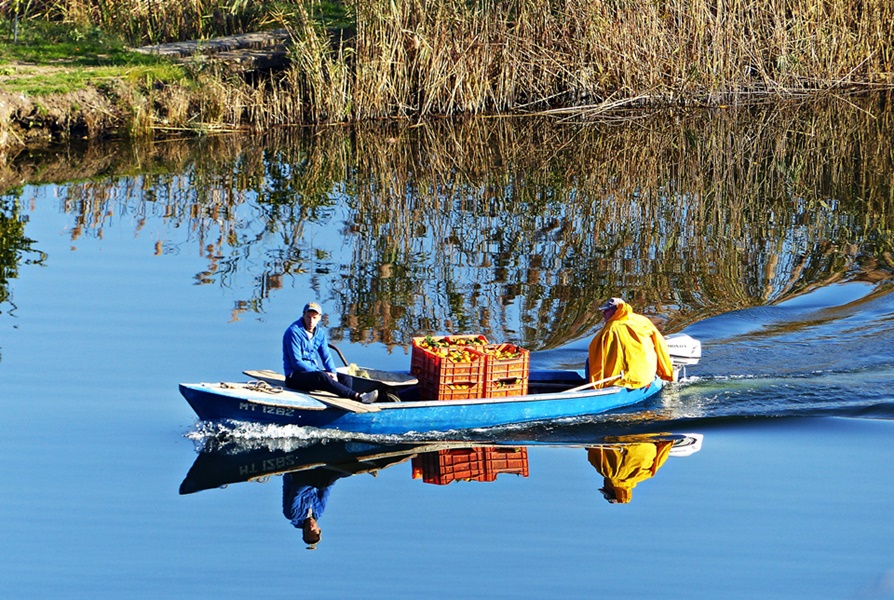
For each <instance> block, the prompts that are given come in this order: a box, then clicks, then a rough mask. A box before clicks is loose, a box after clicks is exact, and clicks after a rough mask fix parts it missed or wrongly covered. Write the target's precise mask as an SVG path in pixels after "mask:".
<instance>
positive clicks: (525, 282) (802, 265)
mask: <svg viewBox="0 0 894 600" xmlns="http://www.w3.org/2000/svg"><path fill="white" fill-rule="evenodd" d="M856 102H860V104H859V105H857V104H856ZM887 102H888V100H886V99H884V98H883V99H882V100H881V101H880V104H876V105H873V104H871V103H870V102H869V101H868V99H856V100H855V99H844V100H839V101H836V102H830V103H828V104H825V105H816V104H810V105H804V106H801V107H798V106H791V107H786V108H782V107H775V108H770V107H765V108H761V109H752V110H749V111H745V110H740V111H726V112H723V111H722V112H704V111H699V112H697V113H693V114H685V113H675V114H667V115H656V116H654V117H653V118H650V119H646V120H639V121H630V122H627V123H622V124H614V125H611V126H609V125H605V124H590V125H584V124H564V125H561V124H556V123H555V122H551V121H543V120H536V119H525V120H520V121H513V120H508V119H496V120H494V119H469V120H466V121H463V122H461V123H458V124H451V123H448V122H435V123H430V124H427V125H424V126H418V127H411V126H409V125H406V124H400V123H381V124H376V125H372V124H371V125H367V126H363V127H358V128H355V129H353V130H351V131H346V130H343V129H342V128H331V127H330V128H325V129H321V130H318V131H316V132H315V134H314V135H312V136H308V137H299V138H292V137H290V136H287V135H283V134H282V133H280V134H271V135H270V136H268V137H267V138H266V139H265V140H257V139H255V140H251V139H249V138H240V137H237V138H221V139H220V140H216V139H214V138H209V139H206V140H204V141H202V142H201V144H200V146H201V149H197V150H196V152H195V153H194V154H190V155H183V154H182V148H181V147H180V146H178V145H176V144H172V145H170V147H171V149H172V151H173V152H174V154H172V157H173V158H171V159H170V160H171V161H173V162H175V163H176V162H177V161H185V162H183V163H181V164H182V166H181V167H179V169H178V168H177V167H174V168H175V170H180V171H184V172H185V175H184V176H164V175H159V176H144V177H140V178H132V179H131V178H127V179H126V180H125V181H126V182H127V183H128V185H134V186H140V187H141V188H142V189H143V192H142V197H143V198H151V199H152V200H153V202H148V203H147V202H143V203H140V202H133V201H132V200H131V201H130V205H129V206H121V205H120V204H121V203H122V197H125V196H120V195H118V196H116V194H120V187H119V186H120V185H121V182H119V181H100V182H98V183H91V184H73V185H71V186H70V187H69V188H68V189H67V190H66V193H67V199H66V208H67V210H69V211H70V212H72V214H73V215H74V216H75V218H76V219H77V227H80V228H81V229H80V230H78V231H80V232H81V233H83V234H84V235H96V232H97V231H101V227H102V226H103V223H105V222H107V221H108V219H110V218H111V217H110V216H109V215H123V214H135V213H136V214H137V215H138V218H137V217H134V218H135V219H136V221H135V223H141V222H144V221H145V219H146V218H153V217H154V218H159V217H160V218H163V219H164V220H165V221H167V222H168V223H170V224H172V225H171V226H172V227H173V226H174V225H177V226H178V227H179V226H181V225H182V226H186V227H188V228H189V230H191V231H192V232H193V233H192V237H193V239H194V240H195V243H196V246H197V249H198V251H200V252H201V253H202V254H203V255H204V256H206V257H207V260H208V268H207V269H206V270H205V271H204V272H202V273H199V274H197V276H196V277H197V280H198V281H203V282H210V281H226V278H228V277H235V276H236V275H237V273H235V272H234V270H235V271H238V270H239V269H240V268H251V269H255V272H254V276H255V277H256V278H257V280H258V281H259V282H260V284H259V287H258V289H257V290H256V292H255V296H254V297H252V298H248V299H246V300H245V302H244V303H243V305H242V306H241V307H238V310H257V309H258V307H260V306H262V305H263V301H264V299H265V298H266V297H267V295H268V294H270V293H271V291H272V290H274V289H276V288H277V287H279V286H281V285H283V284H284V279H286V278H288V277H289V276H290V274H291V273H298V272H301V271H302V270H306V269H308V268H310V265H311V263H312V262H313V261H314V260H315V259H314V254H313V248H312V247H311V246H309V242H308V241H307V239H306V238H305V237H304V236H303V232H304V229H303V228H304V225H305V223H306V222H307V221H308V220H315V219H320V218H325V217H323V216H321V215H323V214H324V211H326V210H327V208H328V207H330V206H333V205H334V204H335V203H336V202H337V201H336V199H335V198H334V197H333V196H332V194H331V192H332V190H333V189H343V190H344V191H345V192H346V193H347V198H348V200H347V201H348V203H349V204H350V214H351V215H352V218H353V220H352V222H349V223H348V224H347V231H350V232H352V233H347V234H346V235H348V237H349V239H350V240H351V242H350V247H351V253H352V254H351V257H350V259H348V258H346V257H330V258H328V259H326V262H325V265H324V266H326V268H327V269H328V270H329V272H330V273H331V277H335V278H336V279H337V281H336V280H333V281H332V282H330V283H331V286H329V287H331V288H332V289H333V290H339V291H338V294H339V305H340V306H339V312H341V313H342V314H344V315H345V323H342V324H332V325H334V326H335V329H336V331H335V332H334V333H335V335H336V336H339V335H345V336H350V337H352V338H353V339H358V340H379V341H383V342H385V343H388V344H405V343H407V339H405V338H400V337H396V335H395V332H406V335H407V336H409V335H410V333H409V332H420V331H443V330H451V329H452V330H457V329H466V330H482V331H486V332H491V333H494V335H495V337H496V336H499V337H505V335H507V332H512V331H515V329H517V327H516V323H517V322H521V323H523V324H524V326H523V329H522V330H521V331H515V332H514V333H511V335H513V336H515V337H517V338H518V339H520V340H524V341H525V342H526V343H529V345H531V346H532V347H543V346H556V345H560V344H561V343H563V342H564V341H566V340H567V339H569V338H575V337H577V336H579V335H583V334H585V333H586V332H588V331H589V330H591V329H592V328H593V327H594V326H595V324H596V321H597V315H594V311H593V310H592V306H593V303H594V302H596V301H598V300H599V299H601V298H602V297H604V296H606V295H609V294H617V293H624V294H625V295H626V296H628V297H629V298H631V299H632V300H634V301H635V302H636V303H637V305H638V306H640V307H644V308H645V309H646V310H648V311H650V312H654V313H655V314H662V315H665V316H667V317H669V319H670V320H669V321H668V323H667V324H666V326H667V327H668V328H671V329H674V328H679V327H680V326H682V325H683V324H685V323H687V322H690V321H691V320H694V319H697V318H701V317H703V316H706V315H709V314H716V313H719V312H723V311H726V310H730V309H734V308H741V307H743V306H749V305H754V304H760V303H766V302H772V301H776V300H780V299H783V298H787V297H791V296H792V295H795V294H798V293H802V292H804V291H806V290H808V289H810V288H811V287H812V286H816V285H823V284H827V283H829V282H831V281H837V280H841V279H844V278H849V277H863V278H867V279H879V278H883V277H887V276H888V274H889V273H890V272H891V269H894V246H892V244H894V238H892V236H894V233H892V232H894V212H892V210H894V175H892V174H894V145H892V143H891V140H892V139H894V112H892V111H891V109H890V106H889V105H888V104H886V103H887ZM164 148H165V147H164V146H156V147H155V148H154V149H153V153H155V154H157V155H158V156H159V158H146V159H144V160H145V162H146V163H147V164H151V163H152V162H154V161H161V162H162V163H165V164H168V159H165V158H162V157H164V156H166V151H165V150H164ZM116 190H118V191H116ZM150 194H151V196H150ZM254 194H257V196H258V198H259V209H260V210H261V211H262V214H261V215H259V216H258V220H257V222H255V223H247V224H246V223H241V222H240V221H237V220H236V217H235V214H236V210H235V209H236V208H237V207H238V206H239V205H240V204H242V203H244V202H246V201H247V200H246V198H247V197H249V196H251V195H254ZM126 197H140V195H139V194H137V195H135V196H129V195H127V196H126ZM135 226H138V225H135ZM76 230H77V228H76ZM249 233H250V234H251V235H248V234H249ZM253 240H254V241H253ZM274 240H275V241H274ZM165 243H166V242H165V241H164V240H162V241H161V242H160V244H161V245H160V246H158V251H163V249H164V244H165ZM256 243H263V244H265V245H271V246H272V248H271V249H268V251H267V254H266V255H265V257H264V260H263V261H262V262H261V263H258V262H257V260H256V259H253V260H251V261H248V262H247V263H242V262H241V261H242V260H243V259H246V257H248V256H255V254H253V251H252V246H253V245H254V244H256ZM255 252H256V251H255ZM219 257H224V259H223V260H221V259H220V258H219ZM246 260H247V259H246ZM247 265H253V266H250V267H249V266H247ZM438 282H445V283H438ZM327 285H328V284H327ZM469 315H475V317H474V318H470V317H469ZM383 322H384V325H383ZM543 323H547V324H549V326H547V327H542V326H541V325H542V324H543ZM397 335H398V336H399V335H400V334H399V333H398V334H397Z"/></svg>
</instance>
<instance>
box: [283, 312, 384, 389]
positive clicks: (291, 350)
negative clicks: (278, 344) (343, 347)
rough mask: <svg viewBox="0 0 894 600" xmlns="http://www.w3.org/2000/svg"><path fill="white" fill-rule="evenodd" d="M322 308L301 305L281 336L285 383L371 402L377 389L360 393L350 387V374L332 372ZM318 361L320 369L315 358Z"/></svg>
mask: <svg viewBox="0 0 894 600" xmlns="http://www.w3.org/2000/svg"><path fill="white" fill-rule="evenodd" d="M322 317H323V309H322V308H320V305H319V304H317V303H316V302H309V303H308V304H306V305H305V306H304V314H302V316H301V318H300V319H298V320H297V321H295V322H294V323H292V324H291V325H289V328H288V329H286V332H285V334H283V337H282V363H283V372H284V373H285V375H286V387H290V388H292V389H296V390H302V391H306V392H310V391H313V390H323V391H326V392H331V393H333V394H335V395H336V396H340V397H342V398H350V399H351V400H357V401H358V402H363V403H364V404H370V403H371V402H375V401H376V398H377V397H378V395H379V392H378V390H372V391H370V392H366V393H365V394H361V393H359V392H356V391H355V390H354V389H352V385H353V383H354V381H353V378H352V377H350V376H349V375H345V374H343V373H336V371H335V363H334V362H333V360H332V354H330V353H329V341H328V340H327V339H326V331H325V330H324V329H323V327H322V326H321V325H320V319H321V318H322ZM318 360H319V361H320V362H321V363H322V367H323V368H322V369H321V368H320V365H319V364H318V362H317V361H318Z"/></svg>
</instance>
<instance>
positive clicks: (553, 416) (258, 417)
mask: <svg viewBox="0 0 894 600" xmlns="http://www.w3.org/2000/svg"><path fill="white" fill-rule="evenodd" d="M687 337H688V336H687ZM688 339H689V340H691V338H688ZM692 342H694V344H696V345H697V344H698V342H697V341H695V340H692ZM678 343H679V342H678ZM694 352H695V350H693V346H691V345H687V348H686V350H685V353H686V354H688V357H685V360H684V361H682V362H680V363H679V364H694V362H693V354H694ZM697 352H698V356H699V357H700V355H701V347H700V345H698V347H697ZM695 362H697V357H696V358H695ZM246 373H247V374H251V375H255V376H258V377H259V378H258V379H256V380H253V381H249V382H246V383H182V384H180V392H181V393H182V394H183V396H184V397H185V398H186V401H187V402H189V404H190V406H192V408H193V410H194V411H195V412H196V414H197V415H198V416H199V418H200V419H202V420H203V421H239V422H251V423H270V424H277V425H299V426H305V427H317V428H323V429H337V430H340V431H347V432H354V433H374V434H404V433H409V432H419V433H424V432H443V431H457V430H464V429H477V428H486V427H498V426H501V425H510V424H517V423H530V422H536V421H552V420H557V419H567V418H572V417H581V416H589V415H596V414H600V413H604V412H607V411H611V410H615V409H619V408H624V407H628V406H632V405H635V404H639V403H641V402H644V401H646V400H648V399H649V398H651V397H653V396H655V395H656V394H657V393H658V392H660V391H661V388H662V385H663V382H662V380H660V379H658V378H657V377H656V379H655V380H654V381H653V382H652V383H651V384H650V385H648V386H646V387H643V388H640V389H635V390H630V389H627V388H623V387H617V386H612V387H607V388H600V389H593V388H592V386H591V385H589V384H587V382H586V379H585V378H584V376H583V372H582V371H574V370H550V371H531V373H530V375H529V382H528V388H529V393H528V394H525V395H521V396H510V397H504V398H473V399H468V400H450V401H438V400H427V399H418V398H416V397H415V396H414V394H415V393H416V388H417V386H415V385H412V384H413V383H415V380H414V379H412V378H404V379H400V378H398V379H397V380H395V381H396V382H397V384H396V385H394V386H388V385H385V388H387V390H388V392H387V394H381V395H382V396H383V397H385V396H388V397H391V398H393V399H394V400H400V401H399V402H377V403H375V404H361V403H359V402H355V401H353V400H347V399H344V398H336V397H334V396H331V395H327V394H325V393H316V392H312V393H307V392H300V391H295V390H290V389H286V388H283V387H281V386H279V385H275V384H276V383H278V382H280V383H281V382H282V379H283V377H282V375H277V374H276V373H273V372H269V371H267V372H259V371H246ZM377 373H382V372H381V371H380V372H377ZM265 375H266V376H265ZM271 384H274V385H271ZM400 384H409V385H405V386H403V387H404V388H406V389H400V390H399V389H397V385H400Z"/></svg>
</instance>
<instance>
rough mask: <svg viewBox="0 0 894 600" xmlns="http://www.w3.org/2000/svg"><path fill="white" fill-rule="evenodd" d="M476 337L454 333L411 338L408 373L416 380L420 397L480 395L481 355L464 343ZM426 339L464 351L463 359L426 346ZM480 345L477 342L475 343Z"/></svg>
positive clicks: (449, 397)
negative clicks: (411, 347) (454, 357)
mask: <svg viewBox="0 0 894 600" xmlns="http://www.w3.org/2000/svg"><path fill="white" fill-rule="evenodd" d="M473 338H474V339H477V338H478V336H471V335H457V336H444V337H437V338H434V337H428V338H425V337H417V338H413V351H412V355H411V359H410V372H411V373H412V374H413V376H414V377H416V379H418V380H419V398H420V400H465V399H468V398H481V397H482V396H484V381H485V379H484V377H485V368H486V364H485V363H486V360H485V355H484V354H482V353H481V352H479V351H477V350H476V349H475V346H473V345H470V344H467V343H466V342H468V341H471V340H472V339H473ZM426 340H430V341H431V340H433V341H437V342H442V341H446V342H448V343H450V346H448V348H453V349H457V350H460V351H464V352H465V353H467V354H465V355H464V356H466V357H467V360H463V361H462V362H457V361H456V360H453V359H451V358H450V356H449V355H448V356H444V355H442V354H439V353H438V352H437V351H434V350H432V349H430V348H428V347H427V346H426ZM479 345H480V344H479Z"/></svg>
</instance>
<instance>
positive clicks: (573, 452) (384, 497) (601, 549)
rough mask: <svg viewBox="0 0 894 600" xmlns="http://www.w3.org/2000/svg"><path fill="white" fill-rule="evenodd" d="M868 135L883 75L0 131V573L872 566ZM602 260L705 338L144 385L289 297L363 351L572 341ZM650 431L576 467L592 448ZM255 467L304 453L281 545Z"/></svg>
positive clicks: (627, 577)
mask: <svg viewBox="0 0 894 600" xmlns="http://www.w3.org/2000/svg"><path fill="white" fill-rule="evenodd" d="M892 139H894V114H892V111H891V109H890V105H889V104H888V102H887V100H886V99H884V98H882V99H866V100H858V99H849V100H847V101H841V102H839V103H832V104H830V105H822V106H809V107H804V106H793V107H787V108H784V109H781V108H776V109H762V110H759V111H758V110H752V111H748V112H747V113H745V112H744V111H741V112H729V113H713V114H704V113H697V114H684V115H656V116H654V117H650V118H648V119H636V120H630V121H620V122H615V123H609V124H588V125H585V124H571V123H554V122H553V123H550V122H538V121H522V122H509V121H504V120H476V121H472V122H466V123H459V124H450V125H448V124H435V125H428V126H423V127H400V126H397V125H382V126H376V127H371V128H367V129H357V130H353V131H350V132H348V131H344V130H340V129H339V130H333V129H329V130H324V131H317V132H286V133H282V132H280V133H271V134H270V135H268V136H263V137H254V138H248V137H215V138H208V139H204V140H198V141H193V142H186V141H171V142H163V143H157V144H154V145H153V146H147V147H130V146H126V147H125V146H87V147H83V148H67V149H65V151H56V152H49V153H43V154H33V155H29V156H24V155H23V156H20V157H17V158H15V160H13V161H11V163H10V164H9V165H7V166H6V167H5V169H6V170H5V171H3V177H4V180H3V181H5V184H4V185H5V186H6V187H7V189H6V191H4V192H3V194H2V195H0V209H2V211H0V212H2V216H3V220H2V222H0V225H2V227H3V228H4V229H3V230H2V234H3V238H2V242H3V243H2V246H3V248H2V253H0V261H3V263H2V264H0V266H2V268H3V271H2V272H3V279H2V280H0V285H2V289H0V291H2V296H0V310H2V312H0V402H2V406H3V415H4V416H3V419H2V421H0V433H2V435H0V455H2V456H3V457H4V460H3V470H2V484H0V485H2V487H3V492H2V501H0V523H2V537H0V595H2V597H4V598H75V597H78V598H80V597H94V598H159V597H182V598H239V597H252V598H301V597H313V598H354V597H358V598H360V597H362V598H383V599H384V598H389V599H390V598H413V599H416V598H468V597H483V598H538V599H542V598H593V597H603V596H620V595H623V596H625V597H631V598H651V597H656V596H675V595H689V596H696V597H702V598H755V597H760V598H812V599H813V598H891V597H894V519H892V518H891V513H892V508H894V500H892V498H894V471H892V469H891V467H890V462H891V461H890V458H889V455H890V448H891V444H892V440H894V423H892V420H894V394H892V392H891V383H892V379H894V294H892V289H894V287H892V285H891V283H890V281H889V276H890V274H891V272H892V269H894V259H892V252H894V244H892V239H894V238H892V231H894V204H892V202H894V200H892V199H894V192H892V190H894V168H892V164H894V160H892V157H894V147H892V141H891V140H892ZM0 191H2V190H0ZM610 295H612V296H613V295H620V296H624V297H625V298H627V299H628V300H629V301H630V302H631V303H632V304H633V305H634V306H635V307H636V308H637V309H638V310H639V311H640V312H644V313H646V314H649V315H651V316H653V317H655V318H656V320H657V321H658V322H659V323H660V325H661V327H662V328H663V329H664V330H665V331H666V332H675V331H684V332H686V333H688V334H690V335H692V336H694V337H696V338H698V339H700V340H701V341H702V343H703V345H704V358H703V360H702V362H701V364H700V365H698V366H697V367H694V368H691V369H690V370H689V373H688V377H687V378H686V379H685V380H684V381H683V382H681V383H680V384H678V385H675V386H671V387H669V388H667V389H666V390H664V391H663V392H662V394H661V395H660V397H659V398H658V399H656V400H654V401H653V402H650V403H649V404H648V405H645V406H638V407H634V408H633V409H630V410H626V411H623V412H621V413H619V414H613V415H604V416H601V417H599V418H591V419H586V420H572V421H569V422H564V423H549V424H539V425H531V426H526V427H510V428H505V429H499V430H487V431H473V432H465V433H463V434H444V435H439V436H420V435H408V436H402V437H375V436H367V437H348V436H345V435H326V434H324V433H322V432H319V431H313V430H303V429H300V428H289V427H285V428H275V427H266V428H258V427H238V428H232V427H221V426H219V425H213V424H207V423H197V422H196V420H195V416H194V414H193V413H192V412H191V410H190V408H189V406H188V405H187V404H186V402H185V401H184V400H183V398H182V397H181V396H180V394H179V392H178V390H177V384H178V383H179V382H185V381H227V380H229V381H233V380H240V379H242V377H241V371H242V370H243V369H247V368H273V369H278V368H280V354H279V353H280V338H281V335H282V332H283V330H284V328H285V327H286V326H287V325H288V324H289V323H290V322H291V321H292V320H294V319H295V318H297V316H298V314H299V312H300V309H301V306H303V304H304V303H305V302H306V301H308V300H310V299H315V300H318V301H319V302H321V303H322V304H323V306H324V309H325V310H326V312H327V317H326V325H327V327H328V329H329V332H330V335H331V337H332V338H333V339H334V340H335V341H336V343H337V344H338V345H339V347H340V348H341V349H342V350H343V351H344V353H345V355H346V356H348V358H349V360H352V361H354V362H357V363H360V364H362V365H364V366H369V367H374V368H380V369H392V370H406V369H408V367H409V350H408V346H409V343H410V341H411V339H412V337H413V336H416V335H423V334H426V333H448V332H453V333H484V334H486V335H488V336H489V337H490V338H491V339H493V340H500V341H504V340H505V341H512V342H516V343H519V344H523V345H525V346H526V347H528V348H530V349H531V350H532V366H533V367H534V368H541V367H569V366H580V365H581V364H582V362H583V360H584V357H585V348H586V345H587V343H588V341H589V339H590V338H591V337H592V335H593V334H594V332H595V331H596V330H597V329H598V327H599V320H598V314H597V313H596V311H594V310H593V306H594V303H595V302H598V301H599V300H601V299H603V298H604V297H606V296H610ZM693 434H694V435H693ZM687 436H688V437H687ZM675 439H676V440H681V439H685V440H690V441H692V440H693V439H695V440H697V441H698V444H697V445H695V446H689V447H687V446H683V445H678V447H677V449H676V450H674V451H672V452H671V453H670V455H669V456H668V457H667V458H666V460H665V461H663V462H661V461H658V463H657V464H655V463H651V462H650V465H652V470H651V471H650V472H649V474H648V475H649V476H648V477H644V478H643V479H642V480H641V481H640V482H639V484H638V485H637V486H636V487H635V488H634V489H633V490H632V499H631V501H630V502H629V503H623V504H613V503H609V502H607V501H606V500H605V499H604V498H603V496H602V494H601V493H600V488H602V487H603V484H604V481H603V478H604V476H605V475H606V474H605V473H604V472H600V471H597V469H596V468H595V467H594V466H593V464H592V462H591V461H595V460H596V459H595V458H594V457H595V456H597V455H598V454H599V453H611V452H616V451H617V450H618V448H619V447H620V446H619V443H621V442H625V443H627V444H628V446H627V448H630V447H631V446H630V445H631V444H633V443H636V444H639V445H640V446H642V445H644V444H645V445H648V444H653V445H656V447H658V446H657V444H659V443H660V441H662V440H663V441H668V440H675ZM485 456H486V457H487V460H491V461H492V462H488V463H487V464H488V465H491V466H493V465H498V464H499V465H502V467H501V469H498V470H497V471H494V470H493V469H496V468H497V467H493V468H492V467H487V468H485V467H481V466H480V465H482V464H485V463H484V462H481V461H484V460H485V458H483V457H485ZM358 457H359V460H358ZM476 457H478V458H476ZM479 459H480V461H479V462H478V463H475V462H474V461H475V460H479ZM439 460H440V461H441V462H440V463H439V462H438V461H439ZM445 460H447V461H453V462H450V464H456V465H460V464H462V465H470V464H474V465H478V466H476V467H474V468H473V467H468V469H467V470H460V469H459V467H456V469H457V470H456V471H455V472H454V475H455V476H456V480H454V481H450V477H449V473H448V471H449V469H447V468H446V467H445V466H444V465H445V464H446V463H445V462H444V461H445ZM499 461H502V462H499ZM314 467H317V468H316V469H314ZM463 468H466V467H463ZM475 469H477V470H475ZM488 469H491V470H488ZM287 472H291V474H290V475H289V478H288V479H287V478H284V477H283V474H284V473H287ZM445 473H447V475H445ZM497 473H498V474H497ZM373 475H374V476H373ZM290 479H294V480H296V481H316V480H320V479H323V480H326V483H332V485H331V487H330V488H329V496H328V502H327V503H326V508H325V514H324V515H323V517H322V518H321V519H320V526H321V528H322V530H323V537H322V540H321V541H320V542H319V543H318V544H317V545H316V548H315V549H313V550H309V549H307V547H306V544H305V543H303V542H302V539H301V532H300V531H299V530H297V529H295V528H294V527H293V526H292V525H291V523H290V522H289V520H288V519H287V518H286V517H285V516H284V514H283V501H284V498H283V497H284V493H285V492H287V491H288V486H286V485H284V483H287V482H288V481H289V480H290Z"/></svg>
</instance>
